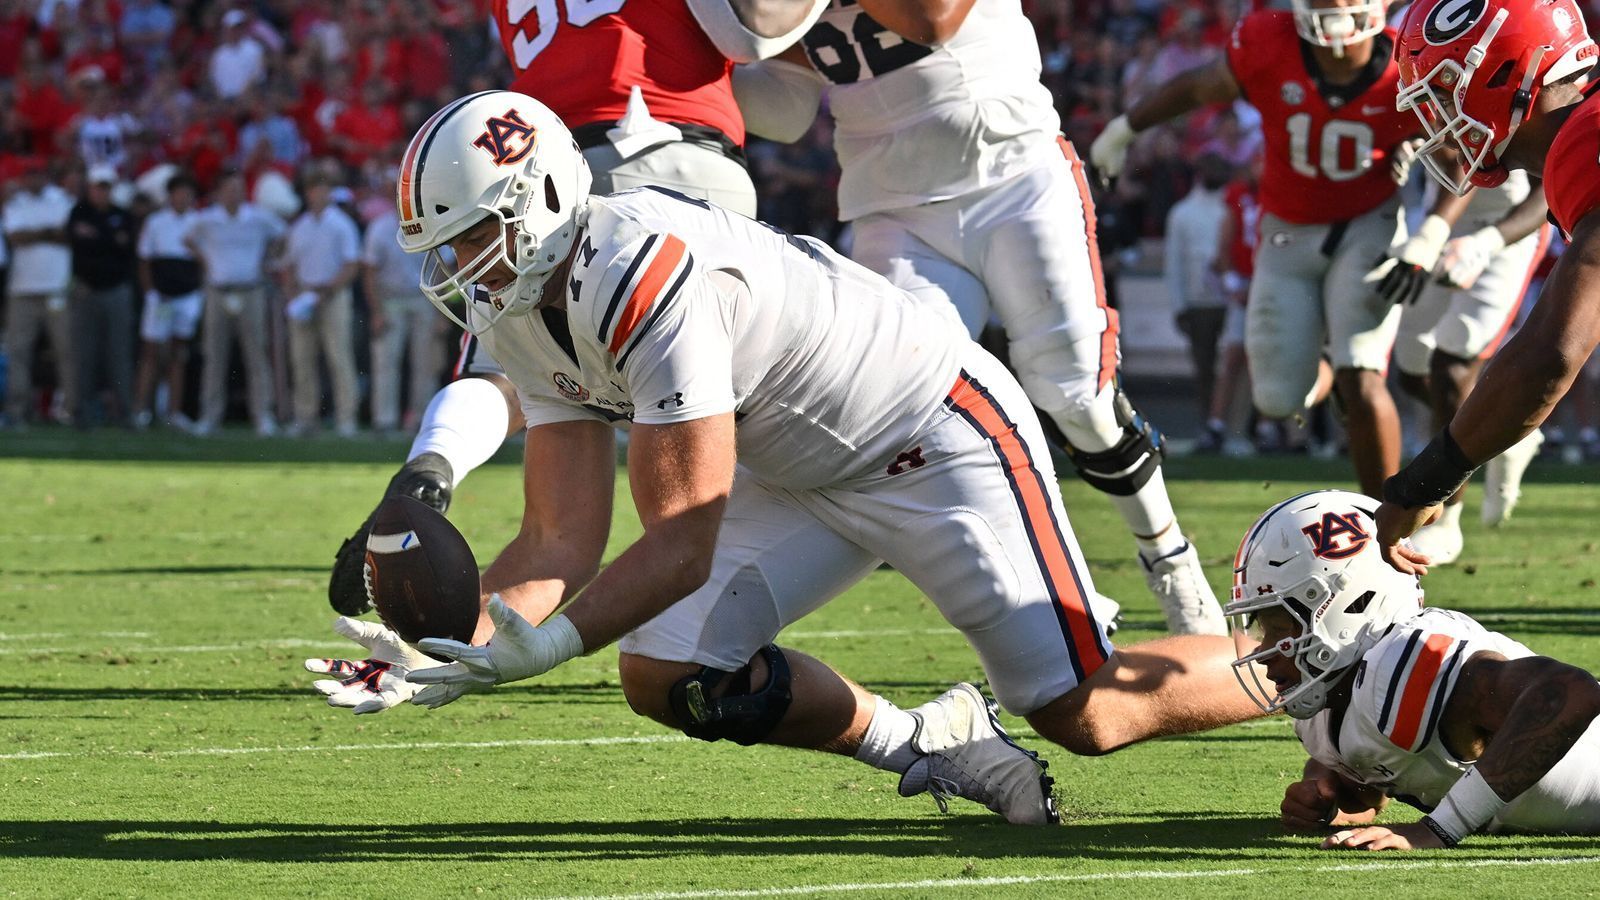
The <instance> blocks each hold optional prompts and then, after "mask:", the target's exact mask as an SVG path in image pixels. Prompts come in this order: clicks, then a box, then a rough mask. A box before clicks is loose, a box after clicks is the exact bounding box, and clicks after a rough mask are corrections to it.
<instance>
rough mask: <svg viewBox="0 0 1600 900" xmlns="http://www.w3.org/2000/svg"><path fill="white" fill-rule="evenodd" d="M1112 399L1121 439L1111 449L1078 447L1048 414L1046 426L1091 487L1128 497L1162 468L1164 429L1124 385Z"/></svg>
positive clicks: (1164, 456) (1165, 453)
mask: <svg viewBox="0 0 1600 900" xmlns="http://www.w3.org/2000/svg"><path fill="white" fill-rule="evenodd" d="M1112 403H1114V404H1115V408H1116V412H1117V424H1118V425H1121V426H1122V440H1120V441H1118V442H1117V444H1116V446H1114V447H1111V448H1110V449H1108V450H1099V451H1095V452H1092V453H1091V452H1089V451H1087V450H1079V449H1078V448H1076V447H1074V446H1072V444H1071V442H1070V441H1068V440H1067V439H1066V435H1065V434H1062V433H1061V430H1060V429H1059V428H1056V427H1055V423H1054V422H1049V420H1048V419H1047V418H1046V419H1045V421H1046V422H1047V423H1048V426H1047V429H1046V430H1047V433H1050V435H1051V437H1052V438H1057V439H1059V440H1060V441H1061V446H1063V447H1065V448H1066V451H1067V458H1068V459H1071V460H1072V466H1073V468H1075V469H1077V470H1078V477H1079V478H1082V479H1083V480H1084V481H1086V482H1088V483H1089V486H1090V487H1093V488H1094V489H1095V490H1098V491H1103V492H1104V493H1107V494H1115V495H1116V496H1119V497H1128V496H1132V495H1133V494H1136V493H1138V492H1139V489H1140V488H1142V487H1144V486H1145V484H1147V483H1148V482H1149V481H1150V479H1151V477H1153V476H1154V475H1155V474H1156V471H1157V470H1158V469H1160V468H1161V460H1163V459H1165V458H1166V455H1167V448H1166V442H1165V440H1164V439H1163V438H1162V437H1161V432H1160V431H1158V430H1157V429H1156V427H1155V426H1154V425H1151V424H1150V423H1149V422H1148V421H1146V420H1145V418H1144V416H1141V415H1139V412H1138V411H1137V410H1135V409H1134V408H1133V403H1132V402H1131V401H1130V400H1129V399H1128V395H1127V394H1124V393H1123V392H1122V388H1121V387H1118V388H1117V389H1116V394H1115V396H1114V397H1113V398H1112ZM1041 418H1044V417H1041Z"/></svg>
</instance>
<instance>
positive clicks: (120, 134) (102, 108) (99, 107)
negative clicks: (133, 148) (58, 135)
mask: <svg viewBox="0 0 1600 900" xmlns="http://www.w3.org/2000/svg"><path fill="white" fill-rule="evenodd" d="M85 81H86V84H85V88H84V90H85V97H86V102H85V104H84V108H83V111H82V112H80V113H78V115H77V116H76V117H75V118H74V119H73V120H72V124H71V126H70V127H69V129H68V130H69V132H70V133H71V135H72V136H73V137H74V138H75V139H76V141H75V149H76V150H77V151H78V156H79V157H80V158H81V159H82V160H83V164H84V165H85V166H86V167H88V168H90V169H94V168H98V167H101V166H105V167H108V168H111V169H113V170H115V171H117V172H118V173H122V172H124V171H125V170H126V169H127V164H128V140H129V139H130V138H132V137H133V136H134V135H136V134H138V133H139V120H137V119H135V118H134V117H133V116H131V115H129V114H128V113H126V112H122V111H120V110H118V109H116V108H115V106H113V103H112V100H113V98H112V95H111V87H110V86H109V85H107V84H106V82H105V79H104V78H90V79H85Z"/></svg>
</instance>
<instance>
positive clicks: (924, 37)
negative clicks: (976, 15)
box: [861, 0, 975, 45]
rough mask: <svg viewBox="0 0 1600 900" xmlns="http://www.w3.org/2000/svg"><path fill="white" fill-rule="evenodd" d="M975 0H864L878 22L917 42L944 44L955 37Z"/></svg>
mask: <svg viewBox="0 0 1600 900" xmlns="http://www.w3.org/2000/svg"><path fill="white" fill-rule="evenodd" d="M974 2H975V0H861V8H862V9H863V10H864V11H865V12H866V14H867V15H869V16H871V17H872V18H873V19H875V20H876V21H877V22H878V24H880V25H882V26H883V27H885V28H887V29H889V30H890V31H892V32H894V33H895V34H898V35H900V36H901V37H903V38H905V39H906V40H908V41H913V42H915V43H918V44H930V45H932V44H942V43H944V42H945V41H948V40H950V39H951V38H953V37H955V35H956V31H958V30H959V29H960V28H961V23H962V22H965V21H966V20H967V13H969V12H971V11H972V5H973V3H974Z"/></svg>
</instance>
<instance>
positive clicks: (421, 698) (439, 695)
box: [411, 684, 470, 709]
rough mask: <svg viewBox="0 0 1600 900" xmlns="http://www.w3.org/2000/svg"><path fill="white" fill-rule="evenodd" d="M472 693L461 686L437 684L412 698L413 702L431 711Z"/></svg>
mask: <svg viewBox="0 0 1600 900" xmlns="http://www.w3.org/2000/svg"><path fill="white" fill-rule="evenodd" d="M469 692H470V691H469V690H468V689H467V686H466V685H461V684H435V685H430V686H428V687H425V688H423V689H422V690H420V691H418V692H417V693H416V694H415V695H413V696H412V698H411V702H412V703H415V704H416V705H418V706H426V707H427V708H429V709H438V708H439V707H441V706H444V705H445V704H446V703H450V702H452V701H454V700H456V699H457V698H459V697H461V696H462V695H463V694H467V693H469Z"/></svg>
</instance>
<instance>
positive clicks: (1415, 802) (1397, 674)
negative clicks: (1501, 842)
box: [1295, 609, 1600, 833]
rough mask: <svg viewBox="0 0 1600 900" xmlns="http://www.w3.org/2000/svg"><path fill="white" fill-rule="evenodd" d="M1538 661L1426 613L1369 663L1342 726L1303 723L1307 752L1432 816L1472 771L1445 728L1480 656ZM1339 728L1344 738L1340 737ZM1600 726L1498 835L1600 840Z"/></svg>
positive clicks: (1449, 615) (1515, 808)
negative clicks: (1593, 836) (1455, 696)
mask: <svg viewBox="0 0 1600 900" xmlns="http://www.w3.org/2000/svg"><path fill="white" fill-rule="evenodd" d="M1484 651H1487V652H1492V653H1498V654H1501V655H1502V656H1505V657H1506V658H1508V659H1521V658H1523V657H1528V656H1533V655H1535V654H1534V652H1533V651H1532V650H1529V649H1528V648H1527V647H1524V646H1523V645H1522V644H1519V643H1517V642H1516V641H1514V640H1512V639H1511V638H1508V637H1506V636H1505V635H1503V634H1499V633H1497V632H1493V631H1489V630H1487V629H1485V628H1484V627H1483V626H1482V625H1479V624H1478V623H1477V622H1475V621H1473V620H1472V619H1471V618H1469V617H1468V616H1466V615H1464V614H1462V613H1458V612H1452V611H1450V610H1445V609H1426V610H1423V611H1422V612H1420V613H1418V614H1417V615H1416V616H1415V617H1413V618H1411V619H1408V620H1406V621H1404V622H1400V623H1398V624H1396V625H1394V626H1393V627H1392V628H1390V630H1389V632H1388V633H1387V634H1385V635H1384V637H1383V638H1382V639H1380V640H1379V641H1378V643H1377V645H1376V646H1374V647H1373V648H1372V649H1371V650H1369V651H1368V652H1367V654H1366V656H1365V657H1363V659H1362V661H1361V662H1360V663H1359V665H1360V666H1361V668H1360V669H1359V670H1358V671H1357V673H1356V679H1355V687H1354V689H1353V691H1352V693H1351V697H1350V704H1349V706H1348V707H1347V708H1346V709H1345V711H1344V715H1343V718H1342V719H1339V718H1337V717H1336V716H1335V714H1334V712H1333V711H1332V710H1323V711H1322V712H1320V713H1317V715H1315V716H1313V717H1312V718H1310V719H1306V720H1303V721H1299V722H1296V723H1295V732H1296V734H1298V735H1299V737H1300V742H1301V743H1302V744H1304V745H1305V748H1306V751H1307V752H1309V753H1310V754H1311V756H1312V757H1313V758H1315V759H1316V760H1317V761H1318V762H1321V763H1323V764H1325V765H1328V766H1331V767H1333V768H1334V769H1336V770H1338V771H1339V772H1340V773H1342V774H1343V775H1344V776H1345V777H1347V778H1350V779H1352V780H1354V781H1358V782H1361V783H1362V784H1367V785H1371V786H1373V787H1378V788H1382V789H1383V790H1384V791H1386V792H1387V793H1388V794H1389V795H1391V796H1393V797H1395V798H1396V799H1399V800H1403V801H1405V802H1406V803H1409V804H1411V805H1412V806H1415V807H1417V808H1419V809H1422V810H1432V809H1433V808H1434V807H1435V806H1436V805H1438V803H1439V801H1440V800H1441V799H1443V798H1444V795H1445V793H1446V792H1448V791H1449V790H1450V788H1451V786H1452V785H1454V784H1455V783H1456V781H1457V779H1459V778H1460V777H1461V776H1462V774H1463V773H1465V772H1466V771H1467V770H1468V769H1469V768H1471V767H1472V764H1473V762H1474V761H1473V760H1462V759H1457V758H1456V757H1455V755H1454V754H1452V753H1451V752H1450V750H1449V749H1448V748H1446V747H1445V745H1444V741H1443V740H1442V739H1441V738H1440V736H1439V729H1438V724H1439V718H1440V716H1441V715H1442V713H1443V711H1444V708H1445V704H1446V703H1447V702H1448V701H1449V699H1450V693H1451V691H1453V690H1454V689H1455V686H1456V682H1457V680H1458V679H1459V678H1460V676H1461V669H1462V667H1463V666H1464V665H1465V664H1466V662H1467V660H1468V659H1470V658H1471V657H1472V656H1473V654H1475V653H1479V652H1484ZM1336 721H1337V722H1338V734H1337V735H1335V734H1334V733H1333V728H1334V723H1335V722H1336ZM1597 761H1600V720H1596V723H1595V724H1593V725H1591V726H1590V727H1589V730H1588V731H1587V732H1585V733H1584V735H1583V737H1582V738H1580V739H1579V741H1578V744H1577V745H1576V746H1574V747H1573V748H1572V750H1571V751H1569V752H1568V753H1567V755H1566V757H1565V758H1563V759H1562V760H1561V762H1559V763H1557V764H1556V766H1555V768H1553V769H1551V770H1550V772H1549V773H1548V774H1546V775H1545V777H1544V778H1543V779H1541V780H1540V781H1539V783H1538V784H1536V785H1534V786H1533V787H1532V788H1529V789H1528V790H1527V791H1525V792H1523V794H1522V795H1521V796H1520V797H1517V798H1516V799H1515V800H1513V801H1511V803H1510V804H1508V805H1507V806H1506V808H1505V809H1504V810H1503V811H1502V812H1501V813H1500V815H1499V816H1497V817H1496V818H1495V819H1494V820H1493V821H1492V822H1491V823H1490V824H1489V830H1491V831H1498V830H1512V831H1539V832H1558V833H1600V762H1597Z"/></svg>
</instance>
